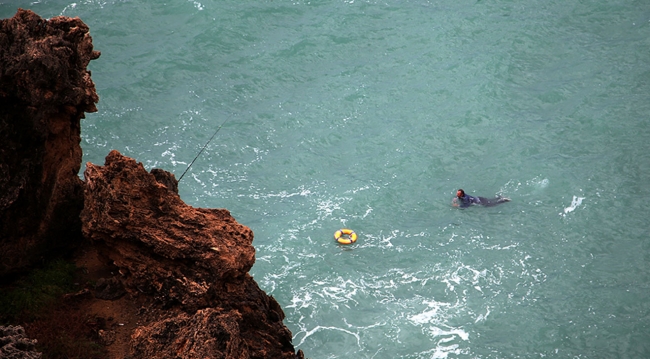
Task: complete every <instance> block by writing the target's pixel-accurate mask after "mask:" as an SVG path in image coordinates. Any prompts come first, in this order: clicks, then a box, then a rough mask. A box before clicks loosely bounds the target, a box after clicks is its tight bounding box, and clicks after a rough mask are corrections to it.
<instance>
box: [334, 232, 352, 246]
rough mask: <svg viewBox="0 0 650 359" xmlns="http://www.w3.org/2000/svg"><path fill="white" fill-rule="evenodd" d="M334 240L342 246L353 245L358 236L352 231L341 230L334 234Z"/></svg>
mask: <svg viewBox="0 0 650 359" xmlns="http://www.w3.org/2000/svg"><path fill="white" fill-rule="evenodd" d="M344 235H345V236H344ZM334 239H336V241H337V242H339V243H341V244H352V243H354V242H356V241H357V234H356V233H354V231H353V230H351V229H339V230H338V231H336V232H334Z"/></svg>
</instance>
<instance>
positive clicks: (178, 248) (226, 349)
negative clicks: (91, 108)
mask: <svg viewBox="0 0 650 359" xmlns="http://www.w3.org/2000/svg"><path fill="white" fill-rule="evenodd" d="M84 177H85V182H86V183H85V205H84V210H83V211H82V216H81V217H82V222H83V233H84V235H85V236H86V238H89V239H91V240H92V241H93V242H94V243H95V245H97V246H98V250H99V251H100V253H101V255H102V256H104V257H105V258H106V259H107V261H109V262H110V264H111V265H114V266H116V268H117V270H118V271H119V273H120V274H121V280H122V281H123V282H124V284H125V286H126V288H127V290H128V291H129V292H130V293H131V295H133V296H143V295H145V296H148V297H150V298H152V306H151V307H149V308H146V309H145V311H146V315H143V317H147V318H155V319H154V320H152V321H150V322H149V323H148V324H146V325H143V326H141V327H139V328H137V329H136V331H135V333H134V334H133V336H132V353H131V354H132V355H133V357H134V358H151V357H154V355H155V357H156V358H188V359H189V358H197V357H213V358H296V357H302V352H300V351H299V352H298V354H296V353H295V350H294V347H293V345H292V344H291V333H290V332H289V330H288V329H287V328H286V327H285V326H284V324H283V323H282V320H283V318H284V313H283V311H282V309H281V308H280V306H279V305H278V303H277V302H276V301H275V299H273V297H270V296H268V295H266V293H264V292H263V291H262V290H261V289H260V288H259V287H258V285H257V283H255V281H254V280H253V278H252V277H251V276H250V275H249V274H248V271H249V270H250V268H251V267H252V266H253V263H254V261H255V249H254V248H253V246H252V241H253V232H252V231H251V230H250V229H249V228H248V227H246V226H243V225H241V224H239V223H237V221H236V220H235V219H234V218H233V217H232V216H231V215H230V213H229V212H228V211H227V210H225V209H205V208H194V207H191V206H188V205H186V204H185V203H184V202H183V201H182V200H181V199H180V197H179V196H178V194H177V193H176V192H175V191H174V187H175V185H176V184H177V182H176V181H175V179H174V177H173V175H171V174H169V173H168V175H167V176H160V173H158V175H157V176H154V174H152V173H148V172H147V171H146V170H145V169H144V167H143V166H142V164H141V163H137V162H136V161H135V160H133V159H131V158H128V157H125V156H122V155H121V154H120V153H119V152H117V151H111V153H110V154H109V155H108V156H107V157H106V163H105V165H104V166H97V165H93V164H91V163H88V164H87V168H86V171H85V173H84ZM156 178H165V180H164V181H163V182H166V183H167V185H166V184H163V183H161V182H159V181H158V180H157V179H156ZM170 181H171V182H170ZM170 183H171V184H170ZM168 186H170V187H172V189H170V188H169V187H168Z"/></svg>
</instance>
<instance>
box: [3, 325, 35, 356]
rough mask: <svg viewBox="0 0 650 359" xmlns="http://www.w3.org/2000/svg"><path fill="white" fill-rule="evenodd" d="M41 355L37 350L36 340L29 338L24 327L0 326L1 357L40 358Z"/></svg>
mask: <svg viewBox="0 0 650 359" xmlns="http://www.w3.org/2000/svg"><path fill="white" fill-rule="evenodd" d="M41 356H42V354H41V353H39V352H37V351H36V340H34V339H29V338H27V337H26V336H25V330H24V329H23V327H21V326H12V325H9V326H6V327H5V326H0V358H3V359H39V358H40V357H41Z"/></svg>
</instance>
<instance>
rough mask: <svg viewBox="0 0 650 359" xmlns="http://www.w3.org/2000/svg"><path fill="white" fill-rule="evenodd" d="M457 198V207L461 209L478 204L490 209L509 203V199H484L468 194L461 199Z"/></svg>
mask: <svg viewBox="0 0 650 359" xmlns="http://www.w3.org/2000/svg"><path fill="white" fill-rule="evenodd" d="M457 198H458V202H459V206H460V207H462V208H465V207H469V206H471V205H473V204H480V205H482V206H485V207H491V206H496V205H497V204H501V203H504V202H510V199H508V198H503V197H495V198H485V197H475V196H470V195H468V194H466V195H464V196H463V197H460V198H459V197H457Z"/></svg>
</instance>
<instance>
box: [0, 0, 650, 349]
mask: <svg viewBox="0 0 650 359" xmlns="http://www.w3.org/2000/svg"><path fill="white" fill-rule="evenodd" d="M18 7H22V8H30V9H32V10H34V11H35V12H37V13H38V14H39V15H41V16H43V17H47V18H49V17H52V16H58V15H66V16H72V17H74V16H79V17H80V18H81V19H82V20H83V21H84V22H85V23H86V24H88V25H89V26H90V29H91V35H92V36H93V42H94V44H95V49H96V50H99V51H101V52H102V56H101V57H100V58H99V59H98V60H95V61H93V62H91V65H90V69H91V70H92V77H93V80H94V82H95V84H96V86H97V92H98V93H99V96H100V102H99V104H98V109H99V112H97V113H95V114H89V115H88V116H87V118H86V119H85V120H82V136H83V139H82V147H83V151H84V161H90V162H93V163H97V164H103V162H104V157H105V156H106V155H107V154H108V152H109V151H110V150H111V149H117V150H119V151H120V152H122V153H123V154H125V155H128V156H130V157H133V158H135V159H136V160H138V161H141V162H142V163H143V164H144V165H145V167H146V168H147V169H150V168H152V167H158V168H163V169H166V170H168V171H171V172H173V173H175V174H176V176H177V178H178V177H180V176H181V174H182V173H183V172H184V171H185V169H186V168H187V166H188V164H189V163H190V162H191V161H192V160H193V159H194V157H195V156H196V154H197V153H198V152H199V151H200V150H201V148H202V147H203V146H204V144H205V143H206V141H208V139H209V138H210V137H211V136H212V135H213V133H214V132H215V130H216V129H217V128H219V126H221V125H223V127H222V128H221V130H220V131H219V132H218V133H217V135H216V136H215V138H214V140H213V141H212V142H210V144H209V145H208V146H207V147H206V149H205V151H204V152H203V153H202V154H201V156H200V157H199V158H198V159H197V160H196V162H195V163H194V164H193V165H192V167H191V168H190V170H189V171H188V172H187V174H186V175H185V176H184V177H183V179H182V180H181V182H180V186H179V191H180V194H181V197H182V198H183V200H185V202H186V203H188V204H190V205H192V206H195V207H215V208H227V209H229V210H230V211H231V213H232V214H233V216H234V217H235V218H236V219H237V220H238V221H239V222H240V223H242V224H244V225H247V226H249V227H250V228H251V229H252V230H253V231H254V233H255V240H254V242H253V244H254V246H255V248H256V250H257V254H256V258H257V260H256V264H255V266H254V267H253V269H252V271H251V274H252V275H253V276H254V277H255V279H256V281H257V282H258V283H259V284H260V286H261V287H262V288H263V289H264V290H265V291H266V292H267V293H269V294H270V295H273V296H274V297H275V298H276V299H277V300H278V302H279V303H280V304H281V306H282V308H283V309H284V311H285V314H286V318H285V320H284V322H285V324H286V325H287V326H288V327H289V329H290V330H291V332H292V333H293V336H294V338H293V342H294V345H295V346H296V348H298V349H302V350H303V351H304V352H305V354H306V356H307V357H309V358H312V359H316V358H377V359H379V358H543V357H548V358H585V359H586V358H650V301H649V298H650V266H649V262H650V236H649V235H648V230H649V229H650V225H649V223H650V221H649V220H648V218H649V215H650V211H649V210H648V204H649V203H648V202H649V201H650V145H649V141H650V2H648V1H645V0H644V1H632V0H628V1H624V0H612V1H605V0H593V1H577V0H569V1H553V0H549V1H532V0H528V1H514V0H495V1H490V0H479V1H476V0H474V1H469V0H467V1H466V0H455V1H451V0H441V1H425V0H413V1H395V0H387V1H381V2H380V1H359V0H348V1H344V0H328V1H298V0H296V1H284V0H274V1H256V2H248V1H231V0H221V1H217V0H198V1H194V0H166V1H145V0H131V1H127V0H123V1H120V0H78V1H76V2H71V1H70V0H65V1H63V0H57V1H47V0H41V1H35V2H32V1H4V2H0V16H1V17H2V18H6V17H10V16H12V15H13V14H14V13H15V11H16V9H17V8H18ZM457 188H464V189H465V190H466V191H467V192H468V193H470V194H474V195H481V196H486V197H489V196H493V195H496V194H500V195H503V196H507V197H510V198H511V199H512V202H510V203H507V204H503V205H501V206H498V207H493V208H482V207H472V208H468V209H465V210H459V209H456V208H453V207H452V206H451V205H450V201H451V199H452V198H453V196H454V194H455V191H456V189H457ZM339 228H351V229H353V230H355V231H356V233H357V234H358V235H359V240H358V241H357V243H355V244H353V245H350V246H342V245H338V244H337V243H335V242H334V239H333V234H334V232H335V231H336V230H337V229H339Z"/></svg>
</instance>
